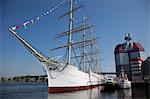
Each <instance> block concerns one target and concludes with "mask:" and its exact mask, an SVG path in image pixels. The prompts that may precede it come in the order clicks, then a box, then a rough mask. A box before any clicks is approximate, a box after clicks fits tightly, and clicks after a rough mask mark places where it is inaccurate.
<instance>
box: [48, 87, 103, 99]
mask: <svg viewBox="0 0 150 99" xmlns="http://www.w3.org/2000/svg"><path fill="white" fill-rule="evenodd" d="M100 89H101V88H100V87H98V88H93V89H89V90H83V91H76V92H69V93H61V94H60V93H58V94H48V99H60V98H61V99H98V96H99V92H100Z"/></svg>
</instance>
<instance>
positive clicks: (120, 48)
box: [114, 34, 146, 81]
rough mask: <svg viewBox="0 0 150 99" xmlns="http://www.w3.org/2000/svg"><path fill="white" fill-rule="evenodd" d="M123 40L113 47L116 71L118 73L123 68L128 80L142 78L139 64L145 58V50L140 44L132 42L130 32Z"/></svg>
mask: <svg viewBox="0 0 150 99" xmlns="http://www.w3.org/2000/svg"><path fill="white" fill-rule="evenodd" d="M125 41H126V42H125V43H123V44H119V45H117V46H116V48H115V52H114V54H115V63H116V72H117V73H119V72H120V70H121V68H123V69H124V71H125V72H126V73H127V75H128V78H129V79H130V80H134V81H135V80H143V73H142V70H141V66H142V62H143V61H144V60H145V58H146V57H145V50H144V48H143V47H142V45H141V44H139V43H136V42H132V38H131V35H130V34H128V35H127V34H126V35H125ZM117 76H119V75H118V74H117Z"/></svg>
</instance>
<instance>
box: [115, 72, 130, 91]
mask: <svg viewBox="0 0 150 99" xmlns="http://www.w3.org/2000/svg"><path fill="white" fill-rule="evenodd" d="M116 83H117V86H118V87H119V88H131V81H129V80H128V77H127V74H125V73H124V71H123V70H121V73H120V75H119V77H118V79H117V82H116Z"/></svg>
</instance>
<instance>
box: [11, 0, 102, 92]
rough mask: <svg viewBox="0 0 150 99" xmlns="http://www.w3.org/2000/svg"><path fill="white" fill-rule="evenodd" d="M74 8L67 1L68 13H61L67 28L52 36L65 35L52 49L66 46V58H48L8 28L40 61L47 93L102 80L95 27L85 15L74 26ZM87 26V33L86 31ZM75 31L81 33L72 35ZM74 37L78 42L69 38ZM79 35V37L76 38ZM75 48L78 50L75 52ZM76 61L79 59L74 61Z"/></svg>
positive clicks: (70, 89)
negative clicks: (88, 31) (46, 83)
mask: <svg viewBox="0 0 150 99" xmlns="http://www.w3.org/2000/svg"><path fill="white" fill-rule="evenodd" d="M79 8H82V6H79V7H77V8H74V7H73V0H70V1H69V12H67V13H65V14H64V15H63V16H61V17H60V18H62V17H64V16H69V30H68V31H65V32H62V33H60V34H58V35H56V36H55V37H54V38H55V39H59V38H63V37H67V38H68V41H67V44H66V45H63V46H60V47H57V48H53V49H51V51H54V50H57V49H61V48H66V50H67V59H66V60H64V59H63V58H61V57H59V56H57V57H51V58H50V57H47V56H45V55H43V54H42V53H41V52H39V51H38V50H37V49H35V48H34V47H33V46H32V45H31V44H29V43H28V42H27V41H26V40H24V39H23V38H22V37H20V36H19V35H18V33H17V32H16V31H14V30H13V29H12V28H9V31H10V32H11V33H12V34H13V35H14V36H15V38H16V39H18V40H19V41H20V42H21V43H22V44H23V45H24V47H25V48H26V49H27V50H28V51H29V52H30V53H31V54H32V55H33V56H34V57H36V59H37V60H38V61H39V62H40V63H41V64H42V66H43V67H44V69H45V71H46V73H47V76H48V92H50V93H59V92H70V91H77V90H85V89H89V88H94V87H96V86H99V85H100V84H101V83H102V81H103V80H104V76H103V75H102V74H101V73H100V65H99V49H98V47H97V39H98V38H97V37H95V35H94V32H93V31H92V30H93V28H94V26H93V25H89V24H87V22H86V20H87V18H86V17H83V23H82V24H81V25H80V26H78V27H73V22H74V18H73V12H74V11H76V10H77V9H79ZM87 29H90V30H91V31H90V33H87V31H86V30H87ZM75 34H80V37H79V36H75ZM73 37H74V38H75V37H77V38H78V41H77V42H76V41H73V39H72V38H73ZM79 38H81V40H79ZM76 50H78V53H76ZM75 60H77V61H79V60H80V62H76V64H75V63H74V61H75Z"/></svg>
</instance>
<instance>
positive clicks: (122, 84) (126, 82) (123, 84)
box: [117, 80, 131, 88]
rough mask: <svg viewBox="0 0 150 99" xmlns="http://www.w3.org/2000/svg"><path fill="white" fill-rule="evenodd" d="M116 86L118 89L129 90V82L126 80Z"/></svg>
mask: <svg viewBox="0 0 150 99" xmlns="http://www.w3.org/2000/svg"><path fill="white" fill-rule="evenodd" d="M117 84H118V87H119V88H131V82H130V81H128V80H120V81H118V82H117Z"/></svg>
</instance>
